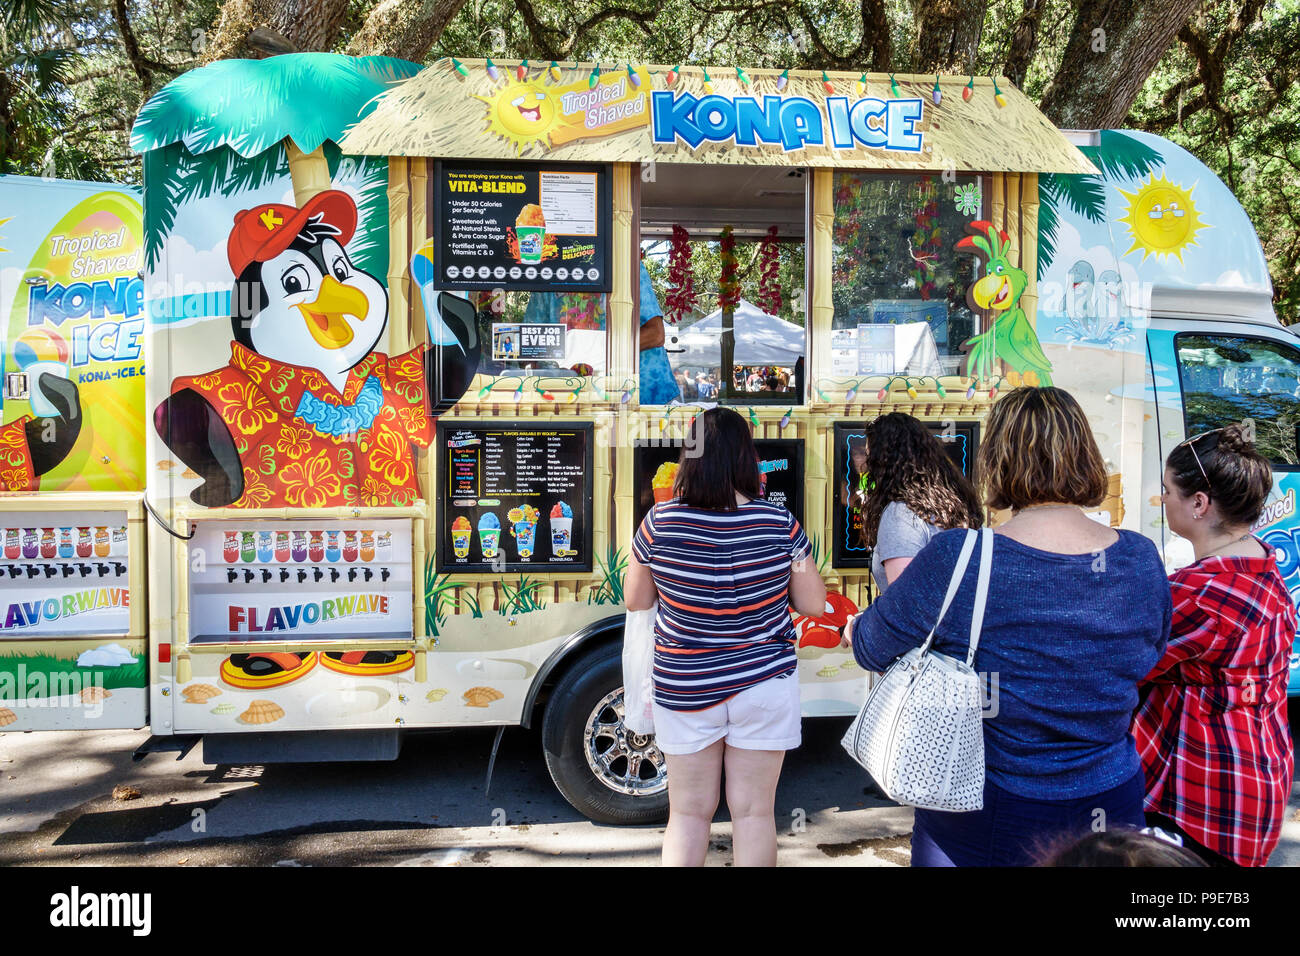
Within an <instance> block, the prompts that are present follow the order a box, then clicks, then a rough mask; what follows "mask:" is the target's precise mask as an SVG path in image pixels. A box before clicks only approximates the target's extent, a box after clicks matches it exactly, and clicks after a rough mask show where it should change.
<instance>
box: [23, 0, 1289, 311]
mask: <svg viewBox="0 0 1300 956" xmlns="http://www.w3.org/2000/svg"><path fill="white" fill-rule="evenodd" d="M0 40H2V41H3V44H2V46H0V51H2V55H3V63H2V64H0V171H5V172H24V173H36V174H45V175H55V176H64V177H71V178H84V179H110V180H117V181H137V180H138V179H139V176H140V163H139V157H138V156H137V155H136V154H134V153H133V152H132V151H131V148H130V143H129V135H130V130H131V124H132V122H133V120H134V117H135V115H136V113H137V112H138V111H139V109H140V107H141V105H142V104H143V103H144V102H145V101H146V100H147V99H148V98H149V96H151V95H152V94H153V93H156V92H157V91H158V90H159V89H161V88H162V87H163V86H164V85H165V84H166V83H167V82H169V81H170V80H172V79H173V78H175V77H176V76H179V75H181V74H182V73H184V72H186V71H188V70H190V69H193V68H195V67H197V66H200V65H202V64H204V63H208V62H212V61H214V60H221V59H226V58H231V57H250V58H262V57H266V56H273V55H275V54H277V53H285V52H293V51H325V52H338V53H348V54H352V55H383V56H390V57H396V58H400V59H406V60H411V61H413V62H416V63H428V62H432V61H433V60H434V59H436V58H437V57H439V56H443V55H448V54H451V55H455V56H458V57H466V56H492V57H500V58H503V59H508V58H512V57H528V58H531V59H534V60H552V59H554V60H600V61H605V62H610V61H618V62H623V61H627V62H659V63H704V64H710V65H712V64H718V65H724V66H725V65H731V64H736V65H744V66H779V67H790V68H809V69H848V70H854V71H857V70H870V71H896V72H922V73H924V72H945V73H975V74H984V75H987V74H995V75H1005V76H1007V77H1009V78H1010V79H1011V80H1012V81H1013V82H1014V83H1016V84H1017V85H1018V86H1020V88H1021V89H1023V90H1024V91H1025V92H1026V93H1027V94H1028V95H1029V96H1030V97H1031V98H1033V99H1034V100H1035V101H1036V102H1038V104H1039V105H1040V107H1041V108H1042V109H1043V111H1044V112H1045V113H1046V114H1047V116H1048V117H1049V118H1050V119H1051V120H1052V121H1053V122H1054V123H1056V124H1057V125H1058V126H1061V127H1062V128H1121V127H1131V128H1136V129H1143V130H1147V131H1150V132H1153V133H1158V134H1160V135H1163V136H1167V137H1168V138H1170V139H1171V140H1173V141H1174V142H1177V143H1179V144H1181V145H1183V146H1184V147H1185V148H1187V149H1188V150H1189V151H1191V152H1192V153H1193V154H1194V155H1196V156H1197V157H1198V158H1200V159H1201V160H1202V161H1203V162H1204V163H1206V165H1208V166H1209V167H1210V168H1211V169H1213V170H1214V171H1215V173H1216V174H1218V175H1219V176H1220V177H1221V178H1222V179H1223V180H1224V181H1225V182H1226V183H1228V185H1229V187H1230V188H1232V190H1233V191H1234V192H1235V193H1236V195H1237V197H1238V199H1239V200H1240V201H1241V203H1242V205H1243V206H1244V207H1245V209H1246V210H1247V212H1248V213H1249V214H1250V216H1251V218H1252V220H1253V222H1254V224H1255V228H1256V231H1257V232H1258V233H1259V236H1260V239H1261V241H1262V243H1263V245H1264V250H1265V253H1266V255H1267V257H1268V261H1269V265H1270V269H1271V272H1272V276H1273V283H1274V287H1275V298H1276V301H1277V306H1278V311H1279V314H1280V315H1282V317H1283V320H1284V321H1291V322H1294V321H1296V320H1297V319H1300V142H1298V140H1300V82H1298V80H1300V0H1208V2H1207V0H1075V2H1069V0H857V2H850V0H744V2H741V0H565V2H557V0H470V2H466V0H75V2H74V0H0Z"/></svg>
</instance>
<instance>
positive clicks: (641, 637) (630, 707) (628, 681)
mask: <svg viewBox="0 0 1300 956" xmlns="http://www.w3.org/2000/svg"><path fill="white" fill-rule="evenodd" d="M658 613H659V604H658V602H656V603H654V604H652V605H651V606H650V608H649V610H646V611H628V612H627V615H626V617H625V619H624V621H623V726H624V727H626V728H627V729H628V730H630V731H632V733H634V734H653V733H654V732H655V720H654V711H653V710H652V709H651V706H650V705H651V704H652V703H653V702H654V698H655V682H654V669H655V616H656V615H657V614H658Z"/></svg>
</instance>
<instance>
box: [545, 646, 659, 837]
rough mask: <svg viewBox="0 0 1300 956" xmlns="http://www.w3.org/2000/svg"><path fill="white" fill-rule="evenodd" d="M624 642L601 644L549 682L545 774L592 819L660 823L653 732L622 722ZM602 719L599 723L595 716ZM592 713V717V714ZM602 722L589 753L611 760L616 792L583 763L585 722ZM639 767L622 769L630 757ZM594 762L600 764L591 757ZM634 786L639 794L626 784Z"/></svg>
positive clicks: (585, 760) (610, 774) (585, 759)
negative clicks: (637, 731)
mask: <svg viewBox="0 0 1300 956" xmlns="http://www.w3.org/2000/svg"><path fill="white" fill-rule="evenodd" d="M612 694H613V695H617V696H616V699H615V700H614V701H612V702H610V703H607V704H606V705H605V706H604V707H602V711H601V714H596V713H595V710H596V707H597V705H600V704H601V703H602V701H605V700H606V699H607V698H608V697H609V696H610V695H612ZM622 694H623V645H622V643H613V644H606V645H604V646H603V647H599V648H596V649H595V650H593V651H590V652H589V653H587V654H585V655H583V656H582V657H580V658H579V659H578V660H576V661H574V663H573V665H572V666H571V667H569V669H568V670H567V671H566V672H565V674H564V676H563V677H561V678H560V680H559V683H557V684H556V685H555V690H554V692H553V693H552V694H551V697H550V700H549V701H548V702H547V704H546V713H545V716H544V717H543V719H542V750H543V751H544V753H545V754H546V767H547V769H548V770H549V771H550V773H551V779H552V780H554V781H555V786H556V787H558V788H559V791H560V793H561V794H562V795H563V796H564V799H565V800H567V801H569V803H570V804H571V805H572V806H573V808H574V809H575V810H577V811H578V812H579V813H581V814H583V815H584V816H586V817H587V818H588V819H590V820H593V821H594V822H596V823H612V824H616V825H622V826H635V825H645V824H650V823H662V822H663V821H664V820H667V819H668V789H667V779H666V775H665V774H663V773H661V770H662V767H663V755H662V754H660V753H659V751H658V748H656V747H655V746H654V737H653V736H651V737H638V736H635V735H632V734H626V732H625V731H624V730H623V727H622V720H621V708H622V702H623V697H622ZM601 715H603V716H604V720H603V721H600V720H599V718H600V716H601ZM593 718H595V719H593ZM598 722H599V723H602V724H603V725H604V729H605V730H606V731H607V732H603V733H598V734H596V735H595V737H594V739H593V740H592V745H593V753H594V754H597V755H604V756H605V757H606V759H608V758H609V757H610V756H612V757H613V759H612V760H609V763H608V771H609V772H608V775H607V777H608V778H609V779H611V780H613V781H614V782H617V779H618V778H620V777H621V778H623V779H624V780H625V781H626V783H627V787H626V788H625V789H624V790H619V789H615V786H614V783H606V782H605V780H604V779H602V777H601V776H600V775H599V773H598V771H597V769H596V768H595V767H593V766H592V764H591V763H590V762H589V761H588V756H587V746H588V741H587V729H588V724H589V723H590V724H591V725H592V726H596V725H597V723H598ZM623 753H628V754H631V755H632V757H633V759H636V758H639V762H640V766H639V768H638V772H637V774H636V776H635V778H633V777H632V776H631V775H629V773H628V771H629V770H630V769H631V767H632V764H633V760H629V758H628V757H626V756H622V754H623ZM597 762H598V763H599V761H597ZM627 788H630V789H641V790H642V791H643V792H641V793H640V794H636V793H629V792H626V789H627Z"/></svg>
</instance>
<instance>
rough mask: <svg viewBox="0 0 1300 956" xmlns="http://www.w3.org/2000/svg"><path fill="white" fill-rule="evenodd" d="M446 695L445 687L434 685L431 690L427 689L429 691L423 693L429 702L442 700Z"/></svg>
mask: <svg viewBox="0 0 1300 956" xmlns="http://www.w3.org/2000/svg"><path fill="white" fill-rule="evenodd" d="M446 696H447V688H445V687H436V688H434V689H433V690H431V691H429V693H427V694H425V695H424V699H425V700H427V701H430V702H431V703H434V704H436V703H438V701H440V700H442V699H443V698H444V697H446Z"/></svg>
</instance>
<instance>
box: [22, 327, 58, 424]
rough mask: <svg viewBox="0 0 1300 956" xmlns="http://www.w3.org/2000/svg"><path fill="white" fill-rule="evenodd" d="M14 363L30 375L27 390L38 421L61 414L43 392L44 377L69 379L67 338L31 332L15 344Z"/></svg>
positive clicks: (54, 333) (49, 332)
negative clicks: (65, 339) (52, 376)
mask: <svg viewBox="0 0 1300 956" xmlns="http://www.w3.org/2000/svg"><path fill="white" fill-rule="evenodd" d="M14 363H15V364H16V365H17V366H18V368H19V369H20V370H21V371H22V372H24V373H25V374H26V375H27V390H28V393H29V399H28V400H29V401H30V402H31V406H32V414H33V415H35V416H36V417H38V418H51V417H53V416H55V415H58V414H59V410H58V409H57V408H55V407H54V406H53V405H51V404H50V400H49V399H48V398H46V397H45V393H44V392H42V391H41V389H40V380H41V376H42V375H44V374H47V373H48V374H50V375H56V376H58V377H59V378H67V377H68V343H67V342H66V341H64V339H63V336H61V335H59V334H58V333H57V332H54V331H52V330H50V329H42V328H37V329H31V330H29V331H27V332H24V333H23V334H22V335H21V336H19V337H18V340H17V341H16V342H14Z"/></svg>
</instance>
